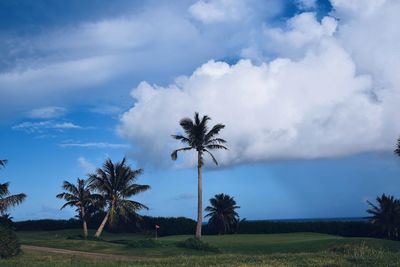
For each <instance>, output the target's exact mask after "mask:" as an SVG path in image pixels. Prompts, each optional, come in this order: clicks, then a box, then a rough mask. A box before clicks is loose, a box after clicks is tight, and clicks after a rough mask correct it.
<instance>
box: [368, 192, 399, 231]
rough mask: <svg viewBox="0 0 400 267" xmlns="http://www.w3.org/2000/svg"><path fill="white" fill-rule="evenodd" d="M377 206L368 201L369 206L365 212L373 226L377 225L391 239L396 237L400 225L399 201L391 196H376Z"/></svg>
mask: <svg viewBox="0 0 400 267" xmlns="http://www.w3.org/2000/svg"><path fill="white" fill-rule="evenodd" d="M376 202H377V203H378V205H377V206H376V205H374V204H372V203H371V202H369V201H368V204H369V205H370V206H371V208H370V209H368V210H367V212H368V213H369V214H371V215H372V216H371V217H370V219H371V221H372V223H373V224H376V225H379V226H380V227H381V228H382V230H383V232H384V233H385V234H386V235H387V237H388V238H389V239H390V238H393V237H397V236H398V230H399V229H398V226H399V223H400V201H399V200H398V199H395V198H394V197H393V196H389V195H388V196H386V195H385V194H382V196H380V197H379V196H378V197H377V198H376Z"/></svg>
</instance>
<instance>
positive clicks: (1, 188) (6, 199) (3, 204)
mask: <svg viewBox="0 0 400 267" xmlns="http://www.w3.org/2000/svg"><path fill="white" fill-rule="evenodd" d="M6 163H7V160H0V166H3V167H4V166H5V165H6ZM9 186H10V183H9V182H6V183H4V184H2V183H0V214H1V215H5V213H6V211H7V210H8V209H9V208H11V207H14V206H16V205H19V204H21V203H22V202H23V201H24V200H25V198H26V195H25V194H23V193H20V194H16V195H11V193H10V191H9V190H8V187H9Z"/></svg>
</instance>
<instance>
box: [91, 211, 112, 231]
mask: <svg viewBox="0 0 400 267" xmlns="http://www.w3.org/2000/svg"><path fill="white" fill-rule="evenodd" d="M109 215H110V211H107V214H106V216H105V217H104V219H103V221H102V222H101V224H100V226H99V229H97V231H96V234H95V235H94V236H95V237H97V238H99V237H100V235H101V233H102V232H103V229H104V226H106V223H107V220H108V216H109Z"/></svg>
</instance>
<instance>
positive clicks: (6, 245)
mask: <svg viewBox="0 0 400 267" xmlns="http://www.w3.org/2000/svg"><path fill="white" fill-rule="evenodd" d="M19 252H20V244H19V242H18V239H17V236H16V234H15V232H14V230H13V229H12V228H11V227H8V226H5V225H4V224H0V259H2V258H8V257H11V256H15V255H17V254H18V253H19Z"/></svg>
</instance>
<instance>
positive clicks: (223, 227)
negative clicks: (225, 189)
mask: <svg viewBox="0 0 400 267" xmlns="http://www.w3.org/2000/svg"><path fill="white" fill-rule="evenodd" d="M210 204H211V206H208V207H206V208H205V211H207V212H209V213H208V214H207V215H206V216H205V217H210V219H209V220H208V224H209V225H210V226H212V227H214V228H215V229H216V230H217V231H218V234H224V233H226V232H227V231H229V230H230V229H231V227H236V225H237V224H238V222H239V214H238V213H237V212H236V211H235V210H236V209H238V208H240V207H239V206H236V201H235V199H234V198H233V197H231V196H229V195H225V194H222V193H221V194H217V195H215V196H214V197H213V198H211V199H210Z"/></svg>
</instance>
